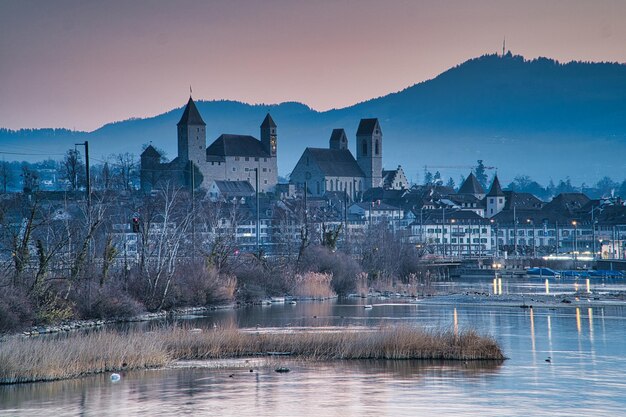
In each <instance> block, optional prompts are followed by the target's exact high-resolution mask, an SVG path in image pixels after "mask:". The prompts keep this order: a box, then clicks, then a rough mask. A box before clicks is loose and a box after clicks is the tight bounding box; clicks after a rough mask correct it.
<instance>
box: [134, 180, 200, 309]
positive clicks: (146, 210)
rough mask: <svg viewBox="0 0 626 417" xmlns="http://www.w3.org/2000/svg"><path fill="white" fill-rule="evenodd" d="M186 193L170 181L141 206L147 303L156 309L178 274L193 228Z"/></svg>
mask: <svg viewBox="0 0 626 417" xmlns="http://www.w3.org/2000/svg"><path fill="white" fill-rule="evenodd" d="M185 194H186V192H185V191H184V190H182V189H181V188H176V187H174V186H172V185H171V184H167V185H165V186H164V187H163V189H162V190H161V191H160V193H159V194H158V195H157V196H156V197H154V198H150V199H148V201H147V202H146V204H144V205H143V207H141V209H140V216H141V228H140V234H141V241H142V246H143V247H142V249H141V250H142V255H141V257H142V258H143V259H142V261H141V268H142V271H141V275H142V277H143V279H144V283H145V287H146V289H147V291H148V293H147V294H146V296H145V299H146V304H147V306H148V307H149V308H152V309H156V310H159V309H161V308H162V306H163V303H164V302H165V299H166V297H167V296H168V293H169V291H170V288H171V285H172V282H173V280H174V279H175V277H176V275H175V274H176V268H177V265H178V261H179V257H178V254H179V251H180V250H181V247H183V245H184V244H185V243H186V238H187V237H188V232H189V229H190V227H191V219H192V215H191V212H190V210H189V208H188V203H189V202H188V201H186V199H185V198H184V197H185Z"/></svg>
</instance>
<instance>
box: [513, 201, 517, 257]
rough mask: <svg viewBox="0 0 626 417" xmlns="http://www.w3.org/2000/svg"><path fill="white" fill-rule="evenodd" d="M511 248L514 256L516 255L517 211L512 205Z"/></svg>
mask: <svg viewBox="0 0 626 417" xmlns="http://www.w3.org/2000/svg"><path fill="white" fill-rule="evenodd" d="M513 248H514V251H515V257H517V213H516V212H515V206H513Z"/></svg>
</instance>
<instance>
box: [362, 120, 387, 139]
mask: <svg viewBox="0 0 626 417" xmlns="http://www.w3.org/2000/svg"><path fill="white" fill-rule="evenodd" d="M376 126H378V119H361V122H360V123H359V128H358V129H357V132H356V135H357V136H360V135H371V134H372V133H374V129H376ZM378 130H379V131H380V126H378ZM381 133H382V132H381Z"/></svg>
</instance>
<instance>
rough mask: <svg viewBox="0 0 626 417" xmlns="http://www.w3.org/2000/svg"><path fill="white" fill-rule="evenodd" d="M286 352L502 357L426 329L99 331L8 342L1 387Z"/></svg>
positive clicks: (318, 356)
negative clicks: (189, 361)
mask: <svg viewBox="0 0 626 417" xmlns="http://www.w3.org/2000/svg"><path fill="white" fill-rule="evenodd" d="M276 353H279V354H288V355H290V356H292V357H297V358H303V359H314V360H329V359H437V360H443V359H446V360H502V359H504V355H503V353H502V351H501V350H500V347H499V346H498V344H497V342H496V341H495V340H494V339H492V338H490V337H484V336H480V335H478V334H477V333H476V332H474V331H467V332H463V333H460V334H458V335H454V334H453V333H451V332H429V331H424V330H420V329H415V328H411V327H384V328H379V329H364V330H358V331H342V332H329V331H321V329H320V331H311V330H307V331H294V332H275V333H266V332H246V331H241V330H238V329H222V328H218V329H209V330H202V331H192V330H190V329H186V328H175V327H167V328H163V329H160V330H157V331H154V332H149V333H142V332H130V333H117V332H114V331H102V332H94V333H88V334H80V335H73V336H70V337H66V338H42V339H18V338H15V339H11V340H9V341H6V342H3V343H2V344H0V383H16V382H28V381H44V380H55V379H66V378H73V377H79V376H82V375H87V374H93V373H100V372H107V371H117V370H122V369H141V368H150V367H159V366H163V365H165V364H167V363H169V362H171V361H173V360H177V359H227V358H237V357H251V356H257V355H268V354H276Z"/></svg>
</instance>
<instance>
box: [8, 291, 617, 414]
mask: <svg viewBox="0 0 626 417" xmlns="http://www.w3.org/2000/svg"><path fill="white" fill-rule="evenodd" d="M576 284H578V283H576ZM439 285H441V286H444V287H446V288H447V289H448V290H450V289H455V288H463V290H467V289H468V288H473V289H477V290H481V291H483V290H486V291H489V290H490V288H491V287H490V283H489V282H486V283H482V284H480V285H479V284H477V283H463V284H453V283H446V284H439ZM572 285H573V283H568V282H566V281H563V282H561V283H559V284H555V288H556V289H557V290H558V291H559V292H560V293H564V292H565V293H566V292H568V291H570V287H572ZM607 285H608V286H609V287H610V288H618V289H620V288H621V289H623V287H624V286H623V284H621V283H617V284H615V283H608V284H606V283H605V284H604V286H603V287H600V284H598V288H593V289H594V290H597V291H600V290H601V289H603V288H607V287H606V286H607ZM542 286H543V281H537V280H534V281H532V280H531V281H528V282H521V281H516V284H515V285H512V284H510V285H505V288H506V291H511V292H515V291H517V292H526V293H527V294H529V297H531V296H532V294H533V293H539V292H542V291H544V290H543V287H542ZM366 303H367V304H372V305H373V308H372V309H365V308H363V305H364V304H366ZM591 305H593V306H591ZM186 321H188V322H189V323H190V324H191V325H193V326H196V325H197V326H209V327H211V326H213V324H215V325H220V326H221V325H229V326H239V327H241V328H257V327H258V328H259V330H263V329H267V328H270V329H272V328H279V327H280V328H283V327H319V326H335V327H337V328H339V329H341V328H342V327H343V326H379V325H381V324H392V325H393V324H399V323H402V324H408V325H416V326H422V327H426V328H432V329H440V328H445V329H450V330H452V329H454V328H455V327H456V328H458V329H459V330H460V331H462V330H463V329H469V328H472V329H477V330H478V331H479V332H481V333H485V334H490V335H492V336H494V337H495V338H496V339H497V340H498V341H499V343H500V344H501V346H502V348H503V350H504V352H505V354H506V356H507V357H508V358H509V359H507V360H506V361H504V362H503V363H502V364H494V363H488V362H487V363H482V362H468V363H463V362H445V363H442V362H425V361H334V362H323V363H312V362H306V361H304V362H303V361H290V360H289V359H280V360H279V362H280V364H281V365H284V366H287V367H289V368H290V369H291V372H289V373H284V374H279V373H276V372H274V369H273V367H257V366H255V364H254V363H253V364H251V365H250V366H249V367H246V368H244V367H238V368H231V367H226V368H220V369H214V368H176V369H161V370H149V371H135V372H126V373H122V378H121V380H120V381H119V382H116V383H112V382H111V380H110V377H109V375H97V376H92V377H86V378H81V379H76V380H70V381H58V382H48V383H36V384H21V385H11V386H1V387H0V415H3V416H4V415H7V416H38V415H41V416H64V415H77V416H78V415H81V416H83V415H89V416H108V415H114V416H124V415H142V416H143V415H146V416H169V415H185V414H189V415H196V414H205V415H236V416H256V417H258V416H286V415H298V416H364V415H376V416H379V415H389V416H404V415H406V416H409V415H411V416H415V415H442V416H470V415H471V416H476V415H478V416H607V415H611V416H617V415H626V380H625V378H624V374H625V373H626V344H625V343H624V342H625V341H626V307H624V306H619V305H598V304H595V303H593V304H592V303H590V306H589V307H586V306H582V307H581V306H579V307H574V306H562V307H561V306H559V307H535V308H532V309H522V308H519V306H503V305H493V304H489V305H484V304H482V305H481V304H459V305H451V304H437V303H433V302H432V300H430V301H429V302H428V303H424V302H417V303H415V302H410V300H406V301H404V300H397V299H394V298H390V299H380V298H379V299H369V300H363V299H341V300H333V301H325V302H314V301H311V302H298V303H297V304H296V305H290V304H272V305H271V306H250V307H245V308H241V309H236V310H218V311H215V312H212V313H211V314H209V315H208V316H206V317H202V318H194V317H188V318H187V320H186ZM248 368H252V372H250V369H248Z"/></svg>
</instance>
